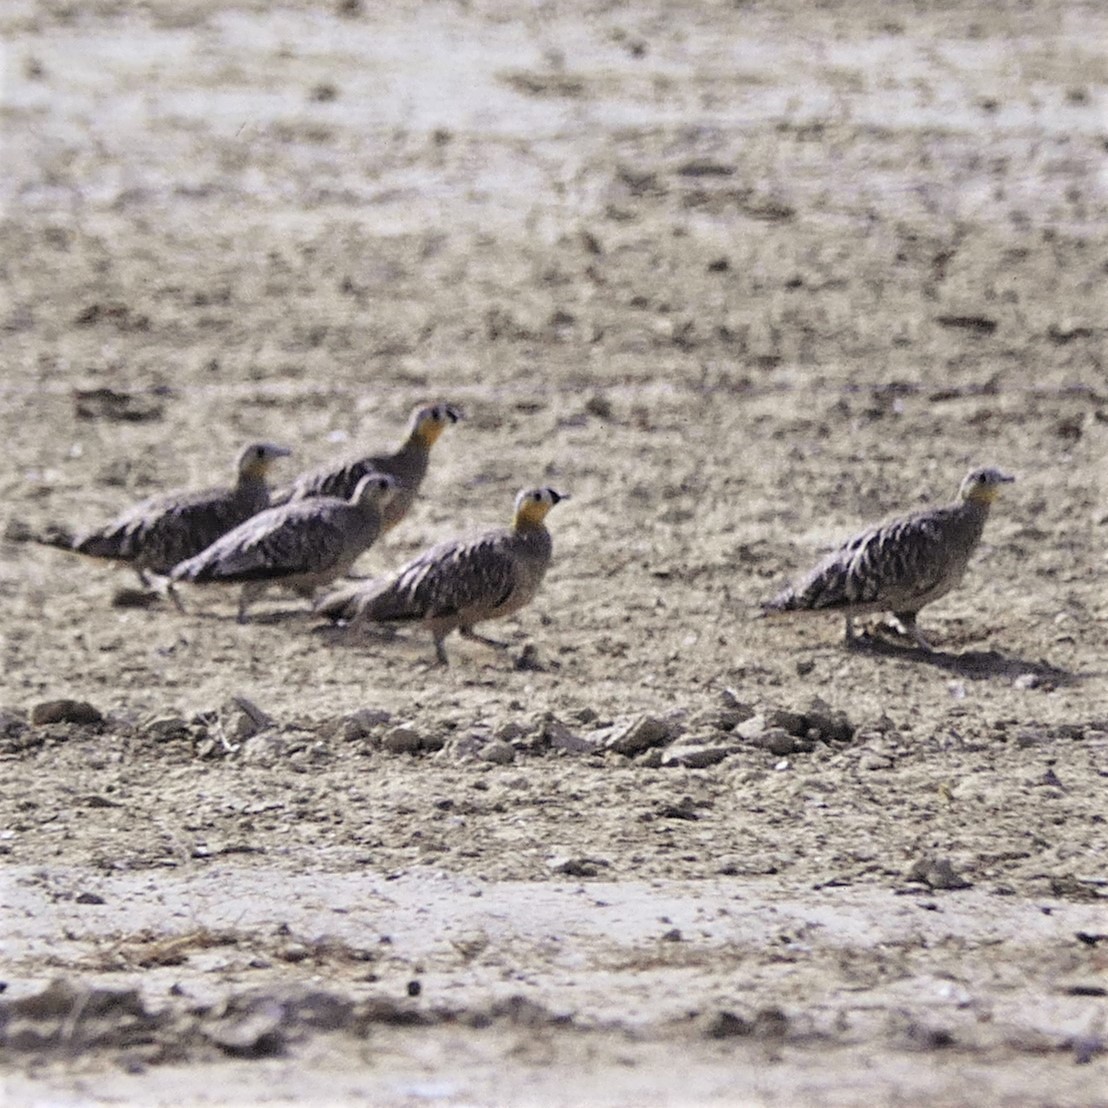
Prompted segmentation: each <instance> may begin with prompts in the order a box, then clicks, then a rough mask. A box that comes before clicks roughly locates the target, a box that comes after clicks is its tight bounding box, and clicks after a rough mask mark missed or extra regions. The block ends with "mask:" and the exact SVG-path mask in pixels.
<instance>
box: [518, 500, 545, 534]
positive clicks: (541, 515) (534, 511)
mask: <svg viewBox="0 0 1108 1108" xmlns="http://www.w3.org/2000/svg"><path fill="white" fill-rule="evenodd" d="M549 510H550V509H549V507H548V505H546V504H533V503H524V504H522V505H520V507H519V508H517V509H516V514H515V516H514V518H513V519H512V530H513V531H516V532H518V533H520V534H525V533H527V532H529V531H545V530H546V522H545V520H546V513H547V512H548V511H549Z"/></svg>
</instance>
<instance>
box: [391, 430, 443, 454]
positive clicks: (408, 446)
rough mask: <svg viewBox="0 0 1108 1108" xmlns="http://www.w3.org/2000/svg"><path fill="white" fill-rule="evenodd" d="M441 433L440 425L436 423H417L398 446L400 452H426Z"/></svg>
mask: <svg viewBox="0 0 1108 1108" xmlns="http://www.w3.org/2000/svg"><path fill="white" fill-rule="evenodd" d="M441 434H442V427H441V426H439V424H437V423H424V424H422V425H420V424H417V425H416V426H414V427H413V428H412V429H411V431H409V432H408V437H407V438H406V439H405V440H404V445H403V446H402V447H401V448H400V450H399V451H398V453H400V454H426V453H428V451H430V449H431V447H432V446H434V445H435V443H436V442H438V438H439V435H441Z"/></svg>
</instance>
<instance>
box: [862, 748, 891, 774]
mask: <svg viewBox="0 0 1108 1108" xmlns="http://www.w3.org/2000/svg"><path fill="white" fill-rule="evenodd" d="M858 765H859V767H860V768H861V769H864V770H868V771H869V772H871V773H872V772H875V771H877V770H883V769H892V768H893V760H892V758H890V757H889V756H888V755H887V754H875V753H873V752H872V751H867V752H866V753H865V754H863V755H862V758H861V760H860V761H859V762H858Z"/></svg>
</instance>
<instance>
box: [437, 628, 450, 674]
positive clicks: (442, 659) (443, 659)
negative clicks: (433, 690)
mask: <svg viewBox="0 0 1108 1108" xmlns="http://www.w3.org/2000/svg"><path fill="white" fill-rule="evenodd" d="M442 640H443V636H442V635H436V636H435V660H436V664H437V665H440V666H448V665H450V659H449V658H448V657H447V656H446V647H445V646H443V644H442Z"/></svg>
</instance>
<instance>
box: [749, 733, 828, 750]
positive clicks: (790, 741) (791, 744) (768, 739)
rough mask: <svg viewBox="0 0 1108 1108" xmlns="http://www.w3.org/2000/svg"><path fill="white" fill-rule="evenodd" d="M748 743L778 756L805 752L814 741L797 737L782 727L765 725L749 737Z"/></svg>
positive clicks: (813, 744) (810, 747)
mask: <svg viewBox="0 0 1108 1108" xmlns="http://www.w3.org/2000/svg"><path fill="white" fill-rule="evenodd" d="M750 745H751V746H755V747H757V748H758V749H759V750H768V751H769V752H770V753H771V754H777V755H779V756H780V755H783V754H802V753H805V752H806V751H809V750H811V749H812V747H813V746H815V743H814V742H813V741H812V740H811V739H801V738H798V737H797V736H796V735H792V734H790V733H789V732H788V731H786V730H785V729H784V728H783V727H767V728H766V729H765V730H764V731H763V732H762V733H761V734H760V735H756V736H754V738H753V739H751V741H750Z"/></svg>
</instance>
